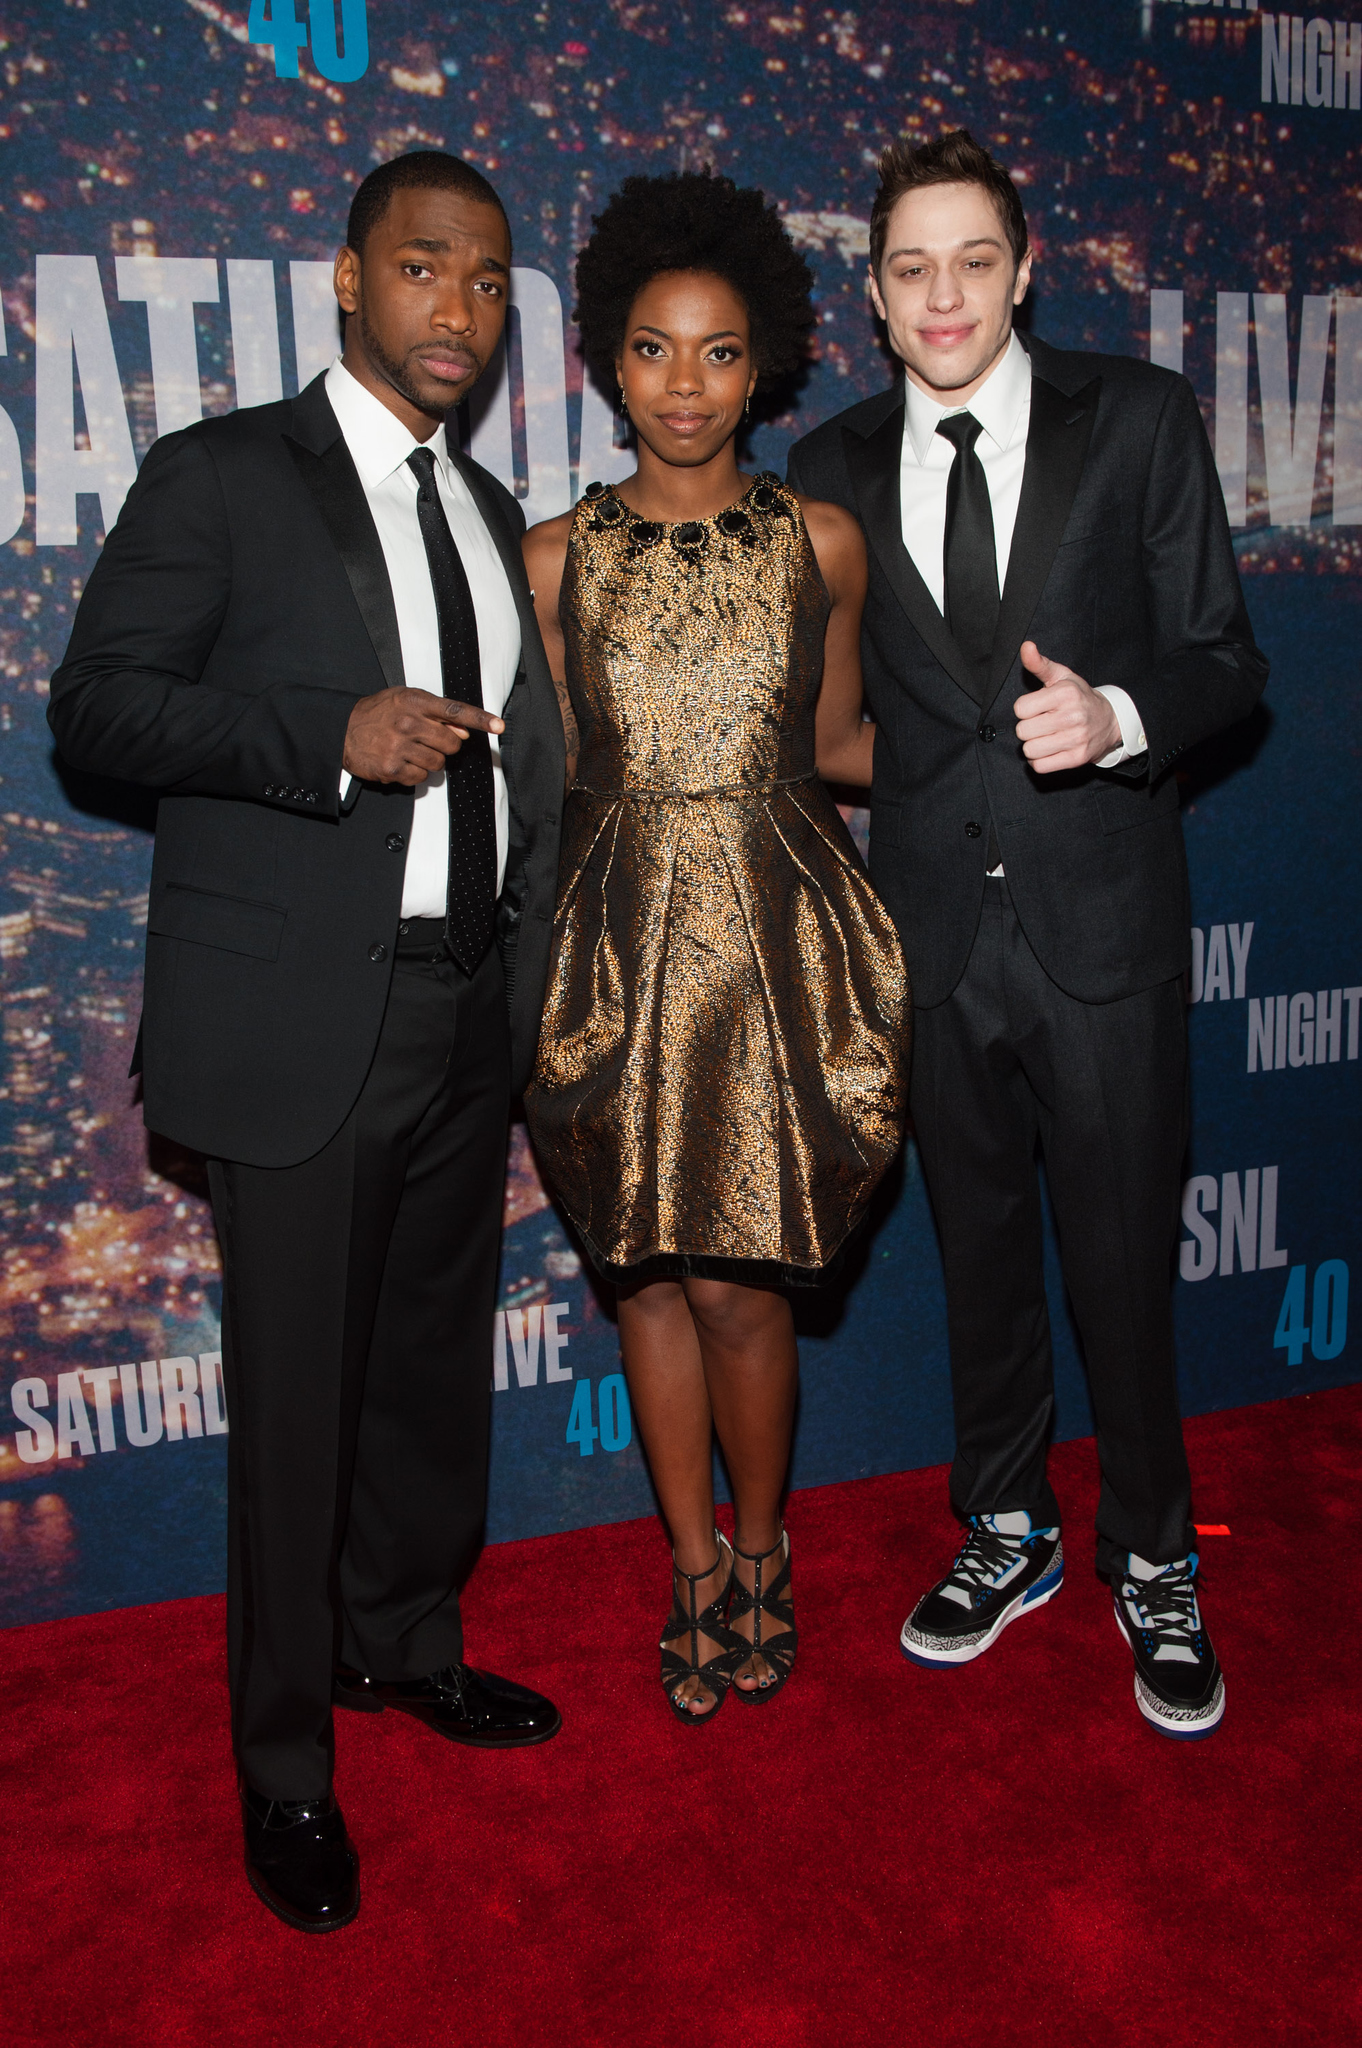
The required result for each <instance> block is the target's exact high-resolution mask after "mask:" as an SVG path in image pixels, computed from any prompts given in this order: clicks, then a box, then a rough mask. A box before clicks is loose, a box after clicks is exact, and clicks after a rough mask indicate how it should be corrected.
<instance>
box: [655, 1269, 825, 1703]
mask: <svg viewBox="0 0 1362 2048" xmlns="http://www.w3.org/2000/svg"><path fill="white" fill-rule="evenodd" d="M682 1286H683V1287H684V1288H685V1291H686V1300H687V1303H688V1304H689V1307H690V1312H691V1315H692V1317H693V1318H694V1322H695V1328H696V1332H697V1335H698V1337H699V1343H700V1355H701V1359H702V1361H703V1363H704V1372H705V1384H706V1386H707V1387H708V1390H709V1399H710V1406H711V1408H712V1410H713V1414H714V1425H715V1428H716V1429H717V1430H718V1433H719V1442H720V1443H721V1444H722V1445H723V1452H724V1460H725V1463H726V1464H727V1466H728V1476H729V1478H730V1479H731V1481H732V1483H733V1515H734V1537H735V1541H736V1545H737V1548H738V1549H739V1550H745V1551H748V1552H749V1553H752V1554H754V1555H755V1554H756V1553H758V1552H762V1551H767V1550H770V1549H772V1548H773V1547H774V1545H776V1544H777V1543H779V1541H780V1537H781V1528H782V1524H781V1519H780V1497H781V1494H782V1493H783V1491H784V1488H785V1478H786V1474H787V1472H788V1470H789V1464H790V1435H791V1432H792V1430H793V1428H794V1411H795V1395H796V1392H797V1389H798V1383H799V1353H798V1349H797V1347H796V1344H795V1333H794V1320H793V1318H792V1316H791V1314H790V1304H789V1303H788V1302H787V1301H786V1299H785V1297H784V1296H783V1295H781V1294H773V1293H771V1292H770V1291H769V1290H768V1289H766V1288H764V1287H745V1286H742V1285H739V1284H736V1283H733V1282H730V1281H720V1280H685V1281H683V1282H682ZM737 1571H738V1576H739V1578H740V1579H741V1580H742V1582H743V1584H744V1585H745V1586H746V1587H747V1588H748V1589H749V1591H750V1590H751V1588H752V1586H753V1584H754V1582H755V1577H756V1573H755V1568H754V1566H753V1565H752V1564H750V1563H749V1562H747V1561H746V1560H745V1559H743V1558H741V1557H739V1558H738V1559H737ZM771 1577H772V1568H771V1566H768V1567H767V1572H766V1578H767V1582H768V1584H769V1582H770V1579H771ZM735 1627H736V1629H737V1632H738V1633H739V1634H740V1635H745V1636H747V1637H748V1638H749V1639H750V1637H751V1634H752V1617H751V1616H750V1615H746V1616H744V1617H742V1619H740V1620H739V1621H738V1622H736V1623H735ZM773 1677H774V1673H773V1672H772V1671H771V1668H770V1666H769V1665H768V1664H767V1661H766V1659H765V1658H764V1657H763V1656H761V1655H760V1654H758V1655H757V1656H756V1657H749V1658H748V1660H747V1661H746V1663H744V1664H742V1665H740V1666H739V1668H738V1670H737V1672H736V1674H735V1675H734V1680H733V1682H734V1684H735V1685H737V1686H738V1687H740V1688H741V1690H742V1691H744V1692H755V1691H757V1690H759V1689H760V1688H761V1687H762V1686H763V1685H765V1684H769V1683H770V1682H771V1679H772V1678H773Z"/></svg>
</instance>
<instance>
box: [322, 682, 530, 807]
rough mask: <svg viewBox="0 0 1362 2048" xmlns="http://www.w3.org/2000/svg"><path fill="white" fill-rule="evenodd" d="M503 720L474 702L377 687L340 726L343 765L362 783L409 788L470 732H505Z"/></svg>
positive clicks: (433, 770)
mask: <svg viewBox="0 0 1362 2048" xmlns="http://www.w3.org/2000/svg"><path fill="white" fill-rule="evenodd" d="M505 730H506V721H505V720H504V719H502V718H497V717H496V716H495V715H494V714H493V713H492V712H490V711H484V710H483V709H482V708H481V706H479V705H476V704H460V703H458V702H457V701H456V700H455V699H454V698H452V697H436V696H433V695H432V694H431V692H430V691H429V690H379V691H378V692H376V694H375V695H374V696H372V697H361V698H360V700H359V702H358V703H357V704H356V706H355V708H354V710H353V711H352V712H351V713H350V723H349V725H348V726H347V727H346V730H345V754H344V759H343V766H344V768H345V770H346V773H347V774H349V775H353V776H356V777H357V778H358V779H359V781H361V782H403V783H406V784H408V786H410V785H412V784H414V783H421V782H425V781H426V780H427V778H428V777H429V776H432V775H438V774H439V772H440V770H441V769H442V768H443V767H444V765H445V761H446V759H447V757H448V756H449V755H450V754H457V753H458V751H459V748H460V747H461V746H462V745H463V743H464V741H465V740H466V739H467V738H468V735H469V733H470V732H488V733H498V732H505Z"/></svg>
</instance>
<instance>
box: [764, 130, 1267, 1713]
mask: <svg viewBox="0 0 1362 2048" xmlns="http://www.w3.org/2000/svg"><path fill="white" fill-rule="evenodd" d="M870 263H871V273H870V274H871V290H872V295H873V297H874V300H875V305H876V309H877V311H878V312H879V313H880V315H881V317H882V318H883V319H884V320H885V322H886V324H887V327H888V333H889V340H890V344H891V346H892V348H893V349H894V352H895V354H896V355H897V356H898V357H899V358H900V360H901V361H902V363H903V365H904V371H905V376H904V381H903V382H902V383H901V384H900V385H898V386H897V387H896V388H895V389H893V390H891V391H886V392H884V393H883V394H882V395H881V396H879V397H877V398H871V399H867V400H866V401H865V402H864V403H863V404H860V405H856V406H853V407H852V408H851V409H850V410H849V411H848V412H845V413H843V414H842V415H841V416H840V417H839V418H837V419H835V420H832V421H830V422H829V423H828V424H827V425H825V426H822V427H820V428H818V429H817V431H816V432H814V433H812V434H810V435H809V436H808V437H807V438H806V439H805V440H803V441H801V442H800V443H799V444H798V446H797V447H796V448H795V449H794V451H793V453H792V455H791V459H790V470H789V475H790V481H791V483H792V484H793V485H794V486H795V488H796V489H797V490H800V491H803V492H807V493H808V494H809V495H810V496H812V497H816V498H826V499H831V500H833V501H834V502H835V503H837V504H840V505H844V506H846V508H847V509H848V510H849V511H851V512H853V513H855V515H856V516H857V517H858V518H859V520H860V522H861V524H862V526H863V528H864V530H865V534H866V539H867V543H868V554H869V558H870V588H869V595H868V599H867V603H866V609H865V619H864V630H863V641H862V649H863V659H864V667H865V681H866V688H867V693H868V696H869V700H870V705H871V708H872V710H873V713H874V717H875V720H876V737H875V748H874V771H873V772H874V781H873V788H872V792H871V813H870V816H871V827H870V867H871V873H872V875H873V877H874V879H875V883H876V886H877V887H878V889H879V890H880V893H881V894H882V896H883V897H884V900H885V902H886V903H887V904H888V906H889V908H890V910H891V912H892V914H893V916H894V918H895V921H896V923H897V926H898V930H899V933H900V936H901V937H902V940H903V945H904V949H905V952H906V954H907V959H908V967H909V973H910V977H911V980H912V984H913V994H914V999H915V1010H916V1025H915V1045H914V1059H913V1077H912V1093H911V1101H912V1114H913V1122H914V1126H915V1130H916V1135H917V1140H918V1145H919V1147H920V1150H921V1155H922V1162H923V1167H924V1171H925V1174H926V1179H927V1186H928V1190H929V1192H930V1195H931V1199H932V1205H933V1209H934V1211H935V1215H936V1221H937V1226H938V1230H939V1233H940V1238H941V1246H942V1254H943V1259H944V1264H945V1275H946V1295H947V1310H948V1319H949V1328H950V1343H951V1373H952V1384H953V1392H954V1402H955V1420H956V1443H957V1448H956V1454H955V1461H954V1464H953V1466H952V1470H951V1499H952V1503H953V1505H954V1507H955V1508H956V1510H957V1512H958V1513H959V1514H960V1515H961V1516H962V1517H964V1518H965V1519H966V1521H967V1524H968V1527H967V1533H966V1536H965V1539H964V1543H963V1547H962V1548H961V1550H960V1552H959V1555H958V1556H957V1558H956V1561H955V1563H954V1565H953V1566H952V1568H951V1570H950V1571H949V1572H948V1573H947V1575H946V1577H945V1578H944V1579H942V1580H941V1581H940V1582H939V1583H938V1584H937V1585H936V1586H935V1587H933V1588H932V1590H931V1591H930V1592H928V1593H927V1594H926V1595H924V1597H923V1598H922V1599H921V1600H920V1601H919V1602H918V1604H917V1606H916V1607H915V1608H914V1610H913V1612H912V1614H911V1615H910V1616H909V1619H908V1621H907V1622H906V1623H905V1625H904V1629H903V1635H902V1647H903V1650H904V1652H905V1654H906V1655H907V1656H909V1657H910V1658H912V1659H913V1660H914V1661H916V1662H919V1663H924V1664H932V1665H952V1664H965V1663H969V1662H971V1661H972V1660H973V1659H974V1658H975V1657H978V1656H980V1655H981V1654H982V1653H983V1651H985V1650H986V1649H988V1648H989V1647H990V1645H991V1644H992V1643H993V1642H995V1641H996V1640H997V1637H998V1635H999V1634H1000V1633H1001V1631H1002V1629H1003V1628H1004V1627H1006V1625H1007V1624H1008V1622H1010V1621H1012V1620H1014V1619H1015V1618H1016V1617H1017V1616H1018V1615H1020V1614H1024V1613H1026V1612H1027V1611H1028V1610H1030V1609H1032V1608H1036V1607H1040V1606H1042V1605H1043V1604H1044V1603H1045V1602H1046V1601H1048V1600H1049V1599H1050V1598H1051V1597H1052V1596H1053V1594H1054V1593H1055V1592H1057V1591H1058V1589H1059V1586H1060V1583H1061V1579H1062V1575H1063V1549H1062V1546H1061V1543H1060V1534H1059V1527H1058V1523H1059V1511H1058V1508H1057V1505H1056V1502H1055V1498H1054V1494H1053V1493H1052V1491H1051V1489H1050V1486H1049V1482H1048V1480H1047V1478H1046V1474H1045V1455H1046V1446H1047V1441H1048V1436H1049V1431H1050V1424H1051V1418H1052V1414H1053V1406H1054V1387H1053V1371H1052V1363H1051V1353H1050V1333H1049V1323H1048V1318H1047V1313H1046V1304H1045V1290H1044V1284H1043V1278H1042V1270H1041V1201H1040V1188H1039V1182H1038V1172H1037V1165H1036V1153H1037V1150H1038V1149H1039V1151H1040V1152H1041V1153H1042V1154H1043V1155H1044V1159H1045V1166H1046V1174H1047V1178H1048V1181H1049V1186H1050V1191H1051V1194H1052V1197H1053V1200H1054V1205H1055V1212H1056V1216H1057V1218H1058V1224H1059V1237H1060V1249H1061V1255H1062V1259H1063V1266H1064V1277H1065V1280H1066V1283H1067V1285H1068V1290H1069V1294H1070V1298H1071V1299H1072V1302H1073V1305H1074V1309H1075V1312H1076V1315H1077V1318H1078V1324H1079V1328H1080V1331H1081V1333H1082V1338H1083V1345H1084V1351H1085V1355H1086V1360H1087V1367H1088V1375H1089V1382H1090V1386H1091V1390H1092V1399H1093V1408H1094V1412H1095V1415H1096V1420H1097V1444H1098V1455H1099V1459H1100V1462H1101V1469H1102V1490H1101V1500H1100V1504H1099V1507H1098V1514H1097V1528H1098V1544H1097V1556H1098V1568H1099V1570H1100V1571H1101V1572H1103V1573H1104V1574H1105V1575H1106V1576H1107V1577H1108V1578H1109V1579H1110V1581H1111V1584H1112V1589H1113V1594H1114V1598H1115V1605H1116V1614H1117V1619H1118V1621H1119V1622H1120V1624H1121V1627H1122V1630H1123V1631H1124V1633H1125V1635H1126V1638H1127V1640H1128V1642H1129V1643H1130V1645H1131V1648H1132V1650H1133V1652H1134V1658H1135V1696H1136V1700H1137V1703H1138V1705H1139V1707H1140V1710H1141V1712H1142V1713H1143V1714H1144V1716H1145V1718H1146V1719H1147V1720H1148V1721H1149V1722H1150V1723H1151V1724H1152V1725H1153V1726H1154V1727H1156V1728H1158V1729H1160V1730H1161V1731H1162V1732H1163V1733H1165V1734H1167V1735H1171V1736H1176V1737H1181V1738H1184V1739H1185V1738H1189V1737H1197V1736H1202V1735H1208V1734H1210V1733H1211V1731H1212V1730H1213V1729H1214V1728H1215V1727H1216V1726H1217V1725H1218V1723H1219V1721H1220V1718H1221V1716H1222V1714H1223V1712H1224V1699H1225V1688H1224V1681H1223V1679H1222V1677H1221V1673H1220V1667H1219V1664H1218V1661H1217V1659H1216V1656H1215V1652H1214V1650H1213V1648H1212V1646H1211V1642H1210V1638H1209V1636H1208V1634H1207V1632H1206V1629H1205V1627H1204V1624H1203V1621H1202V1616H1201V1610H1200V1604H1199V1600H1198V1595H1197V1589H1196V1583H1195V1580H1196V1568H1197V1560H1196V1554H1195V1550H1194V1547H1193V1529H1192V1525H1191V1520H1190V1513H1191V1497H1190V1482H1189V1478H1188V1472H1187V1460H1186V1455H1185V1452H1184V1449H1183V1442H1182V1427H1181V1422H1180V1419H1179V1414H1178V1405H1177V1390H1176V1375H1175V1367H1174V1358H1173V1335H1172V1314H1171V1299H1170V1289H1169V1280H1170V1257H1171V1252H1172V1245H1173V1240H1174V1237H1175V1235H1176V1229H1177V1216H1178V1194H1179V1180H1180V1170H1181V1161H1182V1155H1183V1151H1184V1147H1185V1143H1186V1132H1187V1124H1186V1114H1187V1109H1186V1105H1187V1049H1186V1029H1185V1012H1184V992H1183V977H1184V975H1185V973H1186V970H1187V966H1188V958H1189V926H1190V915H1189V905H1188V888H1187V873H1186V863H1185V857H1184V853H1183V845H1182V832H1181V825H1180V822H1179V818H1178V794H1177V784H1176V781H1175V778H1174V776H1173V774H1172V773H1171V770H1172V767H1173V763H1174V762H1175V761H1177V760H1178V759H1179V758H1180V756H1181V755H1182V754H1183V753H1184V752H1185V751H1186V749H1187V748H1188V747H1189V746H1192V745H1194V744H1195V742H1197V741H1198V740H1202V739H1205V738H1206V737H1207V736H1208V735H1209V734H1211V733H1215V732H1219V731H1221V730H1222V729H1223V728H1224V727H1226V726H1228V725H1230V724H1231V723H1233V722H1234V721H1235V720H1236V719H1240V718H1243V717H1244V716H1245V715H1246V713H1247V712H1248V711H1250V710H1251V708H1252V707H1253V705H1254V703H1255V702H1256V700H1257V698H1258V696H1259V694H1260V692H1261V691H1262V688H1263V684H1264V682H1265V680H1266V675H1267V664H1266V662H1265V661H1264V660H1263V657H1262V655H1261V654H1260V653H1259V652H1258V649H1257V648H1256V647H1255V645H1254V642H1253V635H1252V632H1251V630H1250V627H1249V622H1248V618H1247V616H1246V614H1245V611H1244V605H1243V599H1242V596H1241V593H1240V589H1239V579H1238V574H1237V571H1236V568H1235V562H1234V555H1233V552H1232V549H1231V545H1230V536H1229V529H1228V526H1227V523H1226V519H1225V509H1224V504H1223V501H1222V498H1221V493H1220V489H1219V485H1218V482H1217V478H1216V472H1215V467H1214V463H1213V461H1212V458H1211V452H1210V449H1209V447H1208V445H1207V441H1206V435H1205V431H1204V429H1203V427H1202V423H1201V416H1200V413H1199V411H1198V408H1197V403H1196V399H1195V396H1194V394H1193V392H1192V390H1191V387H1190V386H1189V385H1188V384H1187V383H1186V382H1185V381H1184V379H1183V378H1181V377H1178V376H1174V375H1172V374H1171V373H1170V372H1169V371H1166V370H1161V369H1156V368H1153V367H1151V366H1150V365H1149V364H1147V363H1140V362H1134V361H1131V360H1128V359H1127V358H1125V357H1122V356H1099V355H1079V354H1074V353H1071V352H1069V351H1065V350H1060V349H1054V348H1050V347H1048V346H1047V345H1046V344H1045V343H1043V342H1040V341H1031V340H1027V341H1025V342H1023V341H1022V340H1021V339H1020V337H1018V336H1017V335H1016V334H1015V332H1014V331H1013V326H1012V315H1013V309H1014V307H1015V306H1017V305H1019V304H1020V303H1021V301H1022V299H1023V297H1024V296H1025V293H1026V289H1027V285H1028V282H1029V279H1030V269H1031V257H1030V254H1029V249H1028V240H1027V232H1026V221H1025V217H1024V215H1023V212H1022V207H1021V201H1020V199H1019V197H1018V195H1017V191H1016V188H1015V186H1014V185H1013V183H1012V181H1011V179H1010V178H1009V177H1008V176H1007V174H1006V173H1005V172H1004V171H1003V170H1002V169H1001V168H1000V166H998V165H997V164H996V163H994V161H993V160H992V158H991V157H990V156H989V155H988V154H987V152H986V151H985V150H983V149H981V148H980V147H979V146H978V145H977V144H976V143H975V142H974V141H973V140H972V139H971V137H970V136H969V135H968V134H967V133H965V132H964V131H963V130H961V131H957V132H956V133H955V134H953V135H948V136H944V137H942V138H940V139H939V140H938V141H936V142H933V143H929V144H928V145H926V146H925V147H923V148H920V149H911V148H909V147H908V146H907V145H895V146H894V147H892V148H890V149H888V150H886V152H885V154H884V156H883V157H882V159H881V163H880V188H879V191H878V193H877V195H876V199H875V206H874V211H873V213H872V216H871V228H870Z"/></svg>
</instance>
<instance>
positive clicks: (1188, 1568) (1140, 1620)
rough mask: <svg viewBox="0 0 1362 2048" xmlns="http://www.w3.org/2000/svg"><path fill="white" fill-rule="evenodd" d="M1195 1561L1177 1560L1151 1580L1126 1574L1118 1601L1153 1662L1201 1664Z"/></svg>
mask: <svg viewBox="0 0 1362 2048" xmlns="http://www.w3.org/2000/svg"><path fill="white" fill-rule="evenodd" d="M1197 1562H1198V1560H1197V1558H1196V1557H1195V1556H1192V1557H1180V1558H1177V1559H1175V1560H1174V1562H1173V1563H1172V1564H1168V1565H1165V1566H1164V1568H1163V1570H1162V1571H1161V1572H1159V1573H1158V1575H1157V1576H1156V1577H1155V1578H1152V1579H1137V1578H1136V1577H1135V1576H1134V1575H1133V1574H1132V1573H1131V1572H1129V1571H1127V1572H1126V1573H1125V1575H1124V1581H1123V1584H1122V1587H1121V1598H1122V1599H1123V1600H1124V1602H1125V1605H1126V1611H1127V1613H1128V1614H1129V1615H1130V1616H1131V1618H1132V1620H1133V1621H1134V1623H1135V1626H1136V1627H1137V1628H1138V1629H1139V1630H1140V1631H1141V1632H1142V1633H1143V1634H1144V1635H1145V1636H1147V1637H1148V1638H1149V1653H1151V1654H1152V1656H1153V1659H1154V1662H1155V1663H1159V1662H1163V1663H1177V1664H1197V1663H1199V1662H1200V1660H1201V1649H1202V1646H1201V1644H1200V1643H1199V1642H1198V1641H1197V1638H1198V1637H1199V1636H1200V1634H1201V1608H1200V1605H1199V1604H1198V1601H1197V1596H1196V1574H1197Z"/></svg>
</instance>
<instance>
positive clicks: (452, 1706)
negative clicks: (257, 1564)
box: [332, 1664, 563, 1749]
mask: <svg viewBox="0 0 1362 2048" xmlns="http://www.w3.org/2000/svg"><path fill="white" fill-rule="evenodd" d="M332 1698H333V1700H334V1701H335V1704H336V1705H337V1706H338V1707H353V1708H355V1709H357V1710H358V1712H360V1713H362V1714H381V1713H382V1711H383V1709H384V1707H396V1708H397V1709H398V1711H399V1712H401V1713H403V1714H414V1715H415V1716H416V1718H417V1720H418V1721H424V1722H425V1724H426V1726H427V1728H433V1729H434V1730H435V1732H436V1734H437V1735H447V1736H448V1737H449V1739H450V1741H451V1742H466V1743H468V1745H469V1746H470V1748H472V1749H527V1748H528V1747H529V1745H530V1744H531V1743H532V1742H547V1741H548V1740H549V1737H550V1736H552V1735H556V1734H557V1733H558V1730H559V1729H560V1728H561V1727H562V1725H563V1717H562V1715H561V1714H560V1713H559V1711H558V1709H557V1707H555V1706H554V1704H553V1701H552V1700H546V1699H545V1698H544V1696H543V1694H542V1693H538V1692H531V1691H530V1689H529V1687H528V1686H524V1685H514V1684H512V1682H511V1680H510V1679H509V1678H494V1677H493V1675H492V1673H491V1672H490V1671H474V1670H473V1668H472V1666H471V1665H468V1664H446V1665H445V1667H444V1669H443V1671H433V1672H432V1673H431V1675H430V1677H429V1678H408V1679H398V1680H395V1681H392V1682H385V1681H384V1680H382V1679H375V1678H366V1677H365V1675H364V1674H363V1672H361V1671H351V1670H350V1669H349V1667H348V1666H347V1665H344V1664H342V1665H341V1666H340V1667H339V1669H338V1670H337V1672H336V1682H335V1686H334V1688H333V1691H332Z"/></svg>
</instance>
